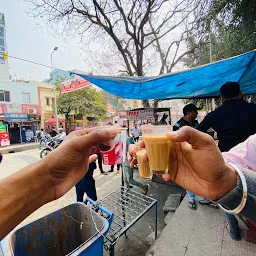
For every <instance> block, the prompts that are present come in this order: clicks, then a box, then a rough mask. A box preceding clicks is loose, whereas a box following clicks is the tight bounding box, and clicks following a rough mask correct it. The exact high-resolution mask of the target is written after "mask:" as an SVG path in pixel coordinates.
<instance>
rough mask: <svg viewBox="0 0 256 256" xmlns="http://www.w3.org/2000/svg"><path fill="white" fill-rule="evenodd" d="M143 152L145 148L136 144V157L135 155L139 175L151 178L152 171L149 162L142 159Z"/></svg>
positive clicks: (143, 177) (147, 178)
mask: <svg viewBox="0 0 256 256" xmlns="http://www.w3.org/2000/svg"><path fill="white" fill-rule="evenodd" d="M145 153H146V149H144V148H140V147H139V146H136V157H137V162H138V167H139V176H140V178H141V179H144V180H151V179H152V176H153V173H152V172H151V170H150V168H149V163H148V162H144V161H143V156H144V155H145Z"/></svg>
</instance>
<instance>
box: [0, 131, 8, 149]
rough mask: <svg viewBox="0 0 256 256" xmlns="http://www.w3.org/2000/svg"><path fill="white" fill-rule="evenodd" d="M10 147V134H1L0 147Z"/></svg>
mask: <svg viewBox="0 0 256 256" xmlns="http://www.w3.org/2000/svg"><path fill="white" fill-rule="evenodd" d="M9 145H10V138H9V133H8V132H2V131H1V132H0V146H1V147H7V146H9Z"/></svg>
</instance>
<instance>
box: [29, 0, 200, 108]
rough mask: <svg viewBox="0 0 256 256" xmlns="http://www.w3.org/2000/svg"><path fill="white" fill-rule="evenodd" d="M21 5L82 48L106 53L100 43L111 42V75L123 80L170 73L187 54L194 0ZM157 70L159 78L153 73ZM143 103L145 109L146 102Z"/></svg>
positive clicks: (53, 0) (63, 0)
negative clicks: (116, 65) (117, 63)
mask: <svg viewBox="0 0 256 256" xmlns="http://www.w3.org/2000/svg"><path fill="white" fill-rule="evenodd" d="M26 1H27V2H29V3H30V4H31V9H32V10H31V13H33V15H34V16H35V17H43V18H45V19H46V20H47V23H48V24H51V25H52V26H55V27H56V28H57V29H59V28H60V27H61V28H62V31H63V33H66V32H67V31H68V33H69V37H70V34H71V33H72V31H73V32H75V33H74V34H76V35H80V36H81V37H82V39H84V38H86V42H87V43H92V42H93V43H94V42H95V41H97V43H98V44H100V45H101V48H104V49H106V48H109V45H107V47H106V45H104V43H105V42H109V41H108V39H111V44H110V49H113V48H112V47H113V46H114V49H115V50H114V51H113V54H118V55H119V59H122V66H123V67H124V70H120V69H117V71H118V72H119V71H123V72H126V73H127V74H128V75H129V76H133V75H137V76H143V75H145V73H146V72H147V71H148V70H151V71H152V70H154V72H153V73H156V74H157V75H158V74H163V73H167V72H171V71H172V70H173V68H174V67H175V66H176V65H177V64H178V63H179V62H180V61H181V60H182V58H183V57H184V56H186V55H187V54H188V53H190V52H191V51H193V49H189V50H187V49H186V47H184V46H185V44H184V43H185V41H186V40H187V38H188V37H191V36H192V35H193V32H194V31H195V30H194V24H195V21H196V16H195V10H196V9H197V7H198V5H199V2H198V0H172V1H169V0H105V1H100V0H26ZM99 38H100V40H99ZM197 43H198V45H200V43H201V41H200V40H198V41H197ZM198 45H195V46H194V47H195V48H197V47H198ZM120 57H121V58H120ZM158 67H160V69H159V72H155V70H156V69H158ZM143 103H144V106H149V102H148V101H143ZM155 104H157V101H156V102H155Z"/></svg>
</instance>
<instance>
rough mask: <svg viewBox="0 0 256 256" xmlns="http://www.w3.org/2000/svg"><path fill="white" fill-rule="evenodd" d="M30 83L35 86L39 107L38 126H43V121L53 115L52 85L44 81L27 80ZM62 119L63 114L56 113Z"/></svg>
mask: <svg viewBox="0 0 256 256" xmlns="http://www.w3.org/2000/svg"><path fill="white" fill-rule="evenodd" d="M29 83H30V84H31V85H34V86H36V88H37V93H38V102H39V108H40V113H41V115H40V128H44V127H45V125H44V123H45V121H46V120H48V119H50V118H52V117H53V116H55V114H54V108H53V106H54V92H53V85H52V84H49V83H45V82H38V81H29ZM58 117H59V118H62V119H63V115H58Z"/></svg>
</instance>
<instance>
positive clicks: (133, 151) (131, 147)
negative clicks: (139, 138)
mask: <svg viewBox="0 0 256 256" xmlns="http://www.w3.org/2000/svg"><path fill="white" fill-rule="evenodd" d="M128 154H129V155H130V156H131V157H132V156H135V155H136V146H135V145H134V144H131V145H129V150H128Z"/></svg>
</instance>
